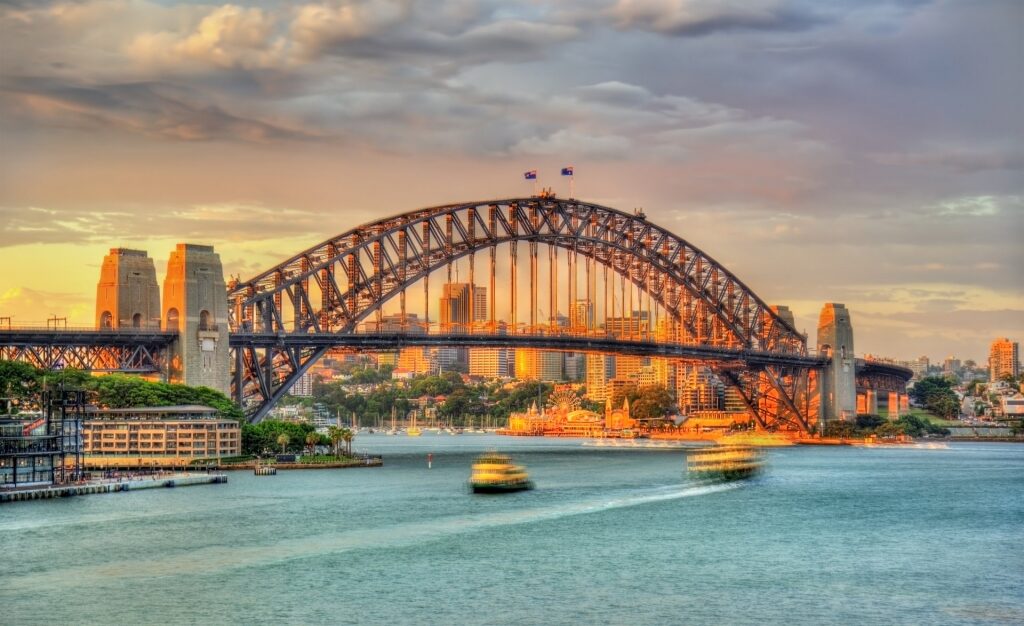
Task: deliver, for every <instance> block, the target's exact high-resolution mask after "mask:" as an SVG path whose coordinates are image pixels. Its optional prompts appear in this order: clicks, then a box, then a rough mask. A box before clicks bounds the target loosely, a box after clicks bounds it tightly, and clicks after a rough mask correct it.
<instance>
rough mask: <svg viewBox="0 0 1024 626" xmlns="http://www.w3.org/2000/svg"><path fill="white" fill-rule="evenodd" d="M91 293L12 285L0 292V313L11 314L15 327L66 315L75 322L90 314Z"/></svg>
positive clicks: (92, 301)
mask: <svg viewBox="0 0 1024 626" xmlns="http://www.w3.org/2000/svg"><path fill="white" fill-rule="evenodd" d="M91 295H92V297H90V296H87V295H86V294H84V293H81V292H73V293H67V292H56V291H45V290H40V289H33V288H32V287H11V288H8V289H6V290H4V291H3V292H2V293H0V316H2V317H10V318H11V324H12V325H14V326H17V325H19V324H32V325H35V324H39V325H43V324H45V323H46V318H47V317H50V316H59V317H67V318H68V319H69V320H71V322H70V323H71V324H74V323H75V321H74V320H81V319H88V318H89V317H90V316H91V314H92V312H93V310H94V307H95V306H96V305H95V302H94V300H93V299H92V298H93V297H95V296H94V294H91Z"/></svg>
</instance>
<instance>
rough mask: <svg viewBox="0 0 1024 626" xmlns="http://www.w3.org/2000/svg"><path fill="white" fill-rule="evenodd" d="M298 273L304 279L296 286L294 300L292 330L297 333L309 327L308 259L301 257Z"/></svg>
mask: <svg viewBox="0 0 1024 626" xmlns="http://www.w3.org/2000/svg"><path fill="white" fill-rule="evenodd" d="M299 271H300V272H302V276H304V278H303V279H302V280H300V281H299V282H298V284H297V286H296V289H297V294H296V295H297V296H298V297H297V298H296V300H295V306H294V312H293V320H292V330H293V331H294V332H298V331H300V330H304V329H306V328H308V327H309V325H310V324H309V276H308V275H309V257H307V256H303V257H302V261H301V262H300V263H299Z"/></svg>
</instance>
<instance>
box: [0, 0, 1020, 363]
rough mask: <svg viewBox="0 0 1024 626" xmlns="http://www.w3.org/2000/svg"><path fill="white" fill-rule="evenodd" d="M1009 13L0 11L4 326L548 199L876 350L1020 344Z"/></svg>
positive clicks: (87, 320)
mask: <svg viewBox="0 0 1024 626" xmlns="http://www.w3.org/2000/svg"><path fill="white" fill-rule="evenodd" d="M1022 33H1024V3H1021V2H1019V0H1006V1H996V0H992V1H989V0H964V1H960V2H956V1H942V0H936V1H929V0H905V1H899V0H835V1H832V2H825V1H818V0H803V1H801V0H794V1H789V0H720V1H712V0H593V1H583V0H565V1H563V2H557V3H542V2H535V1H515V0H496V1H486V0H479V1H478V0H434V1H431V2H413V1H411V0H408V1H407V0H376V1H374V2H357V1H347V0H344V1H332V2H310V3H302V2H297V1H291V2H286V1H278V2H274V1H261V2H252V3H247V4H244V5H235V4H203V3H200V2H184V1H182V2H172V1H145V0H133V1H125V2H115V1H108V0H83V1H81V2H46V1H36V0H32V1H29V0H24V1H21V0H0V267H2V268H4V270H3V271H2V272H0V316H11V317H12V318H13V321H14V323H15V324H17V323H19V322H23V323H24V322H36V321H38V322H43V321H44V320H45V319H46V318H47V317H49V316H51V315H59V316H67V317H68V318H69V322H70V323H72V324H74V323H80V324H83V325H88V324H92V323H93V321H94V319H93V316H94V299H95V285H96V282H97V280H98V278H99V267H100V264H101V262H102V258H103V255H104V254H105V253H106V251H107V249H108V248H112V247H122V246H123V247H132V248H140V249H144V250H148V251H149V254H150V256H152V257H154V258H155V259H156V262H157V263H156V265H157V273H158V279H159V280H161V281H162V275H163V273H164V268H165V265H166V259H167V256H168V254H169V252H170V251H171V250H172V249H173V247H174V245H175V243H176V242H179V241H188V242H193V243H205V244H212V245H214V246H215V247H216V249H217V250H218V252H219V253H220V255H221V258H222V260H223V263H224V267H225V272H226V273H227V274H230V275H238V276H240V277H241V278H243V279H245V278H247V277H249V276H251V275H253V274H256V273H257V272H259V271H261V270H264V269H267V268H269V267H272V266H273V265H275V264H276V263H278V262H280V261H283V260H285V259H286V258H288V257H290V256H291V255H293V254H294V253H296V252H298V251H300V250H302V249H305V248H308V247H311V246H313V245H315V244H317V243H319V242H321V241H323V240H325V239H327V238H329V237H331V236H333V235H336V234H339V233H341V232H344V231H346V230H348V229H350V228H352V227H354V226H356V225H358V224H361V223H364V222H367V221H371V220H374V219H377V218H382V217H387V216H389V215H394V214H398V213H403V212H406V211H410V210H413V209H416V208H420V207H425V206H432V205H437V204H445V203H451V202H459V201H475V200H486V199H489V198H505V197H514V196H520V195H529V194H530V193H532V187H531V186H529V184H528V183H526V182H525V181H524V180H523V176H522V173H523V172H524V171H525V170H528V169H537V170H539V178H540V183H541V184H542V185H545V186H551V187H553V188H554V190H555V191H556V192H557V193H559V194H566V193H567V191H568V189H567V185H566V184H565V181H564V180H562V179H561V178H560V177H559V176H558V173H559V169H560V168H561V167H562V166H565V165H570V164H571V165H574V166H575V169H576V181H575V185H576V189H575V195H576V196H577V197H579V198H581V199H584V200H587V201H591V202H595V203H598V204H603V205H607V206H612V207H615V208H619V209H623V210H627V211H628V210H631V209H633V208H636V207H642V208H643V209H644V211H645V213H646V214H647V216H648V218H649V219H650V220H652V221H654V222H655V223H658V224H660V225H662V226H665V227H667V228H669V229H670V230H672V231H673V232H675V233H676V234H677V235H679V236H681V237H683V238H684V239H686V240H687V241H689V242H690V243H692V244H693V245H695V246H697V247H698V248H700V249H702V250H704V251H705V252H707V253H708V254H709V255H711V256H712V257H713V258H715V259H716V260H718V261H719V262H721V263H722V264H723V265H725V266H726V267H727V268H729V269H730V270H731V271H732V272H733V273H734V274H735V275H736V276H738V277H739V278H740V279H741V280H742V281H744V283H746V284H747V285H748V286H749V287H750V288H751V289H753V291H754V292H756V293H757V294H758V295H759V296H760V297H761V298H762V299H764V300H765V301H767V302H769V303H772V304H775V303H778V304H786V305H788V306H790V307H791V308H792V309H793V310H794V312H795V314H796V318H797V326H798V328H800V329H802V330H806V331H807V332H809V333H810V336H811V340H812V343H813V338H814V334H815V328H816V325H817V316H818V311H819V310H820V308H821V305H822V303H824V302H841V303H844V304H846V305H847V307H848V308H849V309H850V310H851V317H852V321H853V324H854V329H855V345H856V351H857V352H858V353H872V354H876V355H882V356H888V357H893V358H898V359H911V358H916V357H918V356H920V355H927V356H929V357H930V358H932V359H933V360H936V359H941V358H943V357H945V356H947V355H956V356H957V357H959V358H961V359H974V360H976V361H978V362H979V363H983V362H984V361H985V359H986V358H987V352H988V345H989V343H990V342H991V341H992V339H994V338H995V337H999V336H1009V337H1011V338H1012V339H1015V340H1018V341H1024V271H1022V268H1024V252H1022V251H1024V245H1022V240H1024V121H1022V117H1024V116H1022V113H1021V112H1022V111H1024V71H1022V63H1024V35H1022Z"/></svg>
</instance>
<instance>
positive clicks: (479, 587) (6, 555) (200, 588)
mask: <svg viewBox="0 0 1024 626" xmlns="http://www.w3.org/2000/svg"><path fill="white" fill-rule="evenodd" d="M582 443H583V442H581V441H576V440H566V439H556V440H550V439H530V438H501V437H496V436H490V435H462V436H457V437H456V436H447V435H433V434H430V433H425V434H424V435H423V436H422V437H419V438H406V437H386V436H382V435H360V436H359V437H358V438H357V440H356V446H355V447H356V448H357V449H358V450H361V451H366V452H370V453H374V454H377V453H379V454H383V455H384V462H385V465H384V467H382V468H372V469H347V470H310V471H290V472H279V473H278V475H277V476H269V477H256V476H253V475H252V474H251V472H237V473H232V474H231V475H230V481H229V482H228V483H227V484H223V485H211V486H204V487H197V488H193V489H166V490H149V491H143V492H135V493H133V492H127V493H117V494H109V495H98V496H85V497H77V498H69V499H65V500H50V501H40V502H27V503H17V504H11V505H4V506H3V507H0V563H2V565H0V606H2V607H3V608H2V614H0V615H2V617H0V622H3V623H5V624H36V623H70V624H79V623H89V624H178V623H185V624H187V623H216V624H222V623H227V624H315V623H340V624H412V623H416V624H421V623H430V624H504V623H516V624H579V623H586V624H682V623H686V624H764V623H786V624H794V623H801V624H824V623H846V624H892V623H905V624H1011V623H1015V624H1020V623H1024V550H1022V547H1021V545H1022V544H1021V538H1022V537H1024V446H1015V445H1010V444H968V443H962V444H959V443H958V444H949V445H948V447H946V448H939V449H922V448H909V447H908V448H883V449H864V448H813V447H811V448H807V447H795V448H778V449H770V450H767V451H766V454H767V463H768V466H767V470H766V471H765V473H764V474H763V475H762V476H760V477H759V478H756V479H754V480H750V481H745V482H741V483H733V484H726V485H700V484H695V483H693V482H691V481H690V480H689V479H688V478H687V477H686V476H685V475H684V473H683V468H684V465H685V451H683V450H679V449H670V448H651V449H643V448H628V447H622V448H611V447H597V446H584V445H582ZM491 448H497V449H500V450H502V451H505V452H508V453H510V454H512V456H513V458H514V460H515V461H516V462H517V463H521V464H524V465H525V466H526V467H527V468H528V469H529V471H530V476H531V478H532V479H533V480H534V481H535V482H536V485H537V488H536V489H535V490H534V491H528V492H522V493H516V494H511V495H503V496H471V495H469V494H468V491H467V488H466V479H467V477H468V475H469V468H470V465H471V463H472V460H473V458H474V456H476V455H477V454H479V453H480V452H483V451H485V450H487V449H491ZM428 453H433V468H432V469H429V470H428V469H427V454H428Z"/></svg>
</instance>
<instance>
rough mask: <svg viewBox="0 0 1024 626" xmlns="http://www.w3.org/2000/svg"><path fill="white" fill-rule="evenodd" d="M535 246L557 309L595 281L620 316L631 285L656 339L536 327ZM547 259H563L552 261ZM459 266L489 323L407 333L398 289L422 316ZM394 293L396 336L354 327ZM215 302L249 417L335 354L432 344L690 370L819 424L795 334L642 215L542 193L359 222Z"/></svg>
mask: <svg viewBox="0 0 1024 626" xmlns="http://www.w3.org/2000/svg"><path fill="white" fill-rule="evenodd" d="M523 244H525V247H526V248H527V249H528V259H529V265H530V267H529V275H528V277H527V281H526V282H528V283H529V292H530V302H529V308H528V311H529V313H528V315H529V323H528V324H527V323H526V321H525V320H524V321H523V322H520V321H519V320H517V313H518V310H519V307H518V304H517V298H518V297H519V285H518V281H519V280H520V269H519V267H518V265H519V258H520V252H519V247H520V245H523ZM539 246H544V247H545V248H547V250H548V263H549V267H551V268H567V271H566V272H564V273H566V274H567V276H568V279H567V282H568V285H567V291H568V294H567V297H568V302H570V303H572V302H576V301H577V298H578V296H580V295H582V294H583V293H586V295H587V296H588V299H592V298H594V297H596V296H597V295H598V294H597V289H596V287H597V281H596V276H597V274H598V272H599V271H600V272H602V273H603V274H604V281H603V286H604V297H605V308H604V311H605V315H606V317H609V315H608V313H609V309H608V291H609V282H611V284H612V302H611V313H612V314H614V313H615V289H614V282H615V279H616V278H617V279H618V280H619V283H620V293H621V294H622V297H621V300H620V305H619V307H620V311H621V312H622V313H624V315H623V318H624V317H626V315H625V313H626V298H625V288H626V285H629V303H630V304H629V315H632V311H634V310H635V308H634V306H633V294H634V292H635V293H636V294H637V299H638V300H639V303H640V307H641V310H642V308H643V300H644V299H645V298H646V300H647V310H648V311H652V310H653V311H654V315H655V317H658V316H659V315H664V317H663V318H662V319H663V320H664V322H659V326H658V328H657V329H656V330H655V329H652V328H650V326H648V328H647V333H646V336H645V337H635V336H632V334H631V335H630V336H628V337H625V336H623V335H622V334H621V333H619V334H615V333H607V332H600V331H595V330H594V329H593V328H592V327H580V326H579V325H576V326H572V327H569V328H559V327H556V326H555V325H554V324H547V323H538V319H537V315H538V311H539V307H540V304H541V302H540V298H538V294H537V284H538V248H539ZM499 248H501V249H502V250H507V254H508V257H507V259H508V260H507V265H508V276H509V279H510V283H511V289H510V291H508V298H509V300H510V309H509V315H510V318H511V319H510V321H509V323H508V324H507V325H506V324H504V323H503V322H499V321H498V320H497V319H496V317H495V315H496V312H495V291H496V278H495V277H496V274H497V272H496V264H497V258H498V250H499ZM559 251H562V252H563V253H564V255H565V256H564V261H559ZM477 255H486V265H485V267H484V268H479V269H478V268H477V262H476V257H477ZM467 258H468V263H469V280H468V282H469V284H470V285H474V284H476V282H477V280H476V275H475V273H476V272H478V271H480V272H482V273H484V274H485V275H486V279H487V280H488V281H489V285H490V291H489V296H490V306H489V307H488V309H489V312H490V318H489V320H483V321H481V322H479V323H474V324H471V325H468V326H465V327H459V328H454V327H448V328H442V329H441V330H442V332H443V335H436V334H434V335H430V334H427V335H424V334H423V332H422V331H421V332H419V333H415V332H412V329H408V330H407V329H406V327H405V320H406V319H407V317H406V316H407V306H408V303H407V299H408V298H409V295H408V294H407V292H408V291H409V290H410V289H411V288H413V287H414V286H416V285H417V284H418V283H421V284H422V286H423V301H424V307H425V308H426V307H427V306H428V304H427V303H428V300H429V293H430V278H431V274H432V273H433V272H437V271H442V270H445V269H447V271H448V278H449V282H450V278H451V267H452V265H453V264H454V263H456V261H459V260H460V259H467ZM581 260H582V265H583V267H584V269H585V278H584V281H583V282H584V285H581V284H580V282H581V281H580V261H581ZM609 272H611V273H612V280H611V281H609V280H608V273H609ZM560 273H563V272H562V271H561V270H558V269H556V270H553V271H552V272H551V279H550V281H549V285H548V286H549V289H550V291H549V310H553V311H557V310H558V309H557V303H558V299H559V298H560V297H563V295H564V294H562V292H561V291H559V289H558V284H557V283H558V280H559V274H560ZM393 299H397V300H398V305H399V310H400V316H401V319H402V328H401V329H400V331H398V332H389V333H381V332H376V333H369V334H367V333H360V332H358V325H359V324H360V323H361V322H363V321H364V320H367V319H368V318H370V316H376V319H377V320H378V321H379V320H380V316H381V314H382V311H383V307H384V305H385V304H386V303H388V302H389V301H392V300H393ZM228 300H229V316H230V329H231V347H232V351H233V357H234V358H233V373H232V387H233V394H234V396H235V398H236V399H237V400H238V401H239V402H240V403H241V404H242V405H243V407H245V408H246V410H247V413H248V414H249V415H250V416H251V419H253V420H254V421H259V420H260V419H262V417H263V416H264V415H265V414H266V413H267V411H268V410H269V409H270V407H271V406H272V405H273V404H274V403H275V402H276V401H277V400H278V399H279V398H280V397H281V396H282V395H284V394H285V393H286V392H287V391H288V389H289V388H290V387H291V385H292V383H294V382H295V381H296V379H297V378H298V377H299V376H301V375H302V374H303V373H305V372H306V371H307V370H308V368H309V367H310V366H311V365H312V364H313V363H315V362H316V361H317V360H318V359H319V358H320V357H321V356H322V355H323V354H324V353H325V352H326V351H327V350H328V349H330V348H332V347H349V348H352V349H367V350H370V349H387V348H396V347H401V346H411V345H440V344H446V345H464V346H495V345H501V346H507V347H536V348H551V349H561V350H571V351H574V352H593V351H600V352H605V353H609V352H610V353H618V354H632V355H659V356H666V357H673V358H680V359H690V360H699V361H702V362H704V363H706V364H709V365H712V366H713V367H715V369H717V371H718V372H719V373H720V374H722V376H723V378H724V379H725V380H726V381H727V382H728V383H729V384H731V385H733V386H734V387H735V388H736V389H737V390H738V391H739V393H740V396H741V397H742V399H743V401H744V403H745V404H746V406H747V408H748V409H749V410H750V412H751V413H752V415H753V416H754V418H755V419H756V420H757V422H758V424H759V425H760V426H761V427H762V428H768V429H774V428H786V429H800V430H804V431H807V430H809V429H810V428H811V426H812V424H813V422H815V421H816V420H817V416H818V393H817V385H818V371H819V370H820V369H821V368H822V367H824V365H825V360H824V359H823V358H819V357H815V356H812V355H810V354H809V353H808V349H807V340H806V337H804V336H803V335H801V334H800V333H799V332H797V330H796V329H795V328H794V327H793V326H792V324H791V323H790V322H788V321H786V320H784V319H783V318H781V317H780V316H779V315H778V314H776V313H775V312H774V311H773V310H772V308H771V307H769V306H768V305H767V304H765V302H764V301H763V300H762V299H761V298H759V297H758V296H757V295H756V294H755V293H754V292H753V291H752V290H751V289H750V288H748V287H747V286H746V285H745V284H743V282H742V281H740V280H739V279H738V278H737V277H736V276H734V275H733V274H732V273H731V272H730V271H729V270H728V269H726V268H725V267H724V266H722V265H721V264H720V263H718V262H716V261H715V260H714V259H712V258H711V257H710V256H708V255H707V254H705V253H704V252H703V251H701V250H700V249H698V248H697V247H695V246H693V245H692V244H690V243H688V242H687V241H685V240H684V239H682V238H680V237H678V236H677V235H675V234H674V233H672V232H670V231H668V230H667V229H665V228H662V227H660V226H658V225H656V224H653V223H651V222H650V221H648V220H647V219H646V217H645V216H644V215H643V213H642V212H640V211H636V212H634V213H632V214H630V213H626V212H623V211H620V210H617V209H613V208H609V207H605V206H600V205H596V204H591V203H586V202H580V201H577V200H572V199H568V200H566V199H558V198H555V197H553V196H534V197H528V198H510V199H504V200H491V201H485V202H468V203H459V204H450V205H444V206H437V207H432V208H426V209H419V210H416V211H411V212H408V213H404V214H401V215H396V216H394V217H390V218H386V219H382V220H379V221H375V222H371V223H368V224H364V225H362V226H359V227H358V228H354V229H352V230H350V231H348V232H346V233H343V234H341V235H338V236H337V237H333V238H331V239H328V240H327V241H324V242H323V243H321V244H319V245H317V246H314V247H312V248H310V249H308V250H305V251H303V252H301V253H299V254H297V255H295V256H293V257H292V258H290V259H288V260H287V261H284V262H283V263H281V264H279V265H277V266H275V267H273V268H271V269H269V270H267V271H265V272H263V273H261V274H259V275H258V276H256V277H254V278H252V279H250V280H247V281H244V282H238V281H232V282H231V284H229V286H228ZM552 301H553V302H554V303H555V307H554V308H553V309H552V308H550V303H551V302H552ZM426 311H429V308H426ZM552 317H553V316H552ZM470 319H474V318H473V316H472V315H471V316H470ZM620 319H621V318H620ZM427 322H428V324H429V319H428V320H427ZM380 328H381V327H380V326H379V325H378V326H377V329H378V330H380Z"/></svg>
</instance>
